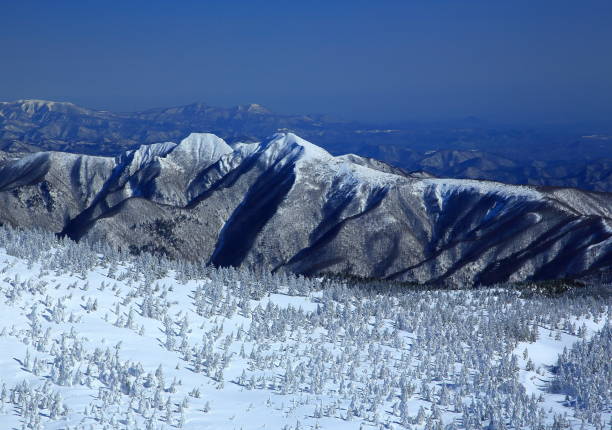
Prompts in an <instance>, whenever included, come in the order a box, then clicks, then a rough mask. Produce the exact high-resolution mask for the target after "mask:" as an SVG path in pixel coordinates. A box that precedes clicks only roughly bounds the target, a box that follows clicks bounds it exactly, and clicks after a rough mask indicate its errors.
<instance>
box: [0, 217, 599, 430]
mask: <svg viewBox="0 0 612 430" xmlns="http://www.w3.org/2000/svg"><path fill="white" fill-rule="evenodd" d="M8 254H17V255H19V254H21V255H22V257H14V256H11V255H8ZM33 254H36V259H37V260H38V261H37V262H28V261H27V259H26V258H23V257H24V256H28V258H30V259H32V260H33V259H34V257H32V255H33ZM120 258H127V257H121V256H108V255H107V256H106V257H105V258H101V257H100V256H97V255H95V254H94V253H93V252H91V251H89V248H87V246H86V245H83V244H81V245H77V244H74V243H66V244H64V245H61V246H60V245H58V244H57V243H56V242H55V241H54V239H52V238H51V237H49V236H43V235H39V234H34V233H28V234H23V233H20V234H17V233H14V232H10V231H6V230H1V229H0V428H1V429H13V428H15V429H21V428H35V429H37V428H45V429H66V428H69V429H75V428H78V429H90V428H94V429H126V428H127V429H150V428H168V429H170V428H176V427H184V428H187V429H240V428H242V429H260V428H267V429H281V428H290V429H296V428H301V429H310V428H326V429H358V428H366V429H367V428H373V429H378V428H395V429H400V428H413V429H422V428H434V429H435V428H446V426H447V425H449V424H451V423H453V424H454V425H455V426H456V428H466V427H467V428H481V427H483V428H486V426H490V427H489V428H501V427H496V426H495V423H498V425H499V423H501V422H504V423H506V424H507V425H510V428H535V427H536V426H537V424H538V423H545V424H546V425H552V423H553V421H554V420H557V421H558V420H560V418H559V416H560V415H561V414H567V418H566V419H567V420H568V421H569V422H570V423H571V425H572V426H573V427H575V428H579V427H580V420H579V419H578V418H576V417H575V410H574V409H573V408H572V407H571V406H570V405H569V404H567V403H565V400H564V399H565V395H564V394H551V393H550V392H549V391H550V390H549V388H548V387H549V384H548V382H549V381H550V380H551V378H552V377H553V375H552V374H551V373H550V370H551V368H550V367H549V366H550V365H553V364H555V362H556V358H557V355H558V354H559V353H561V352H562V350H563V348H564V347H569V346H570V345H571V344H573V343H575V342H577V341H578V340H579V338H578V336H577V335H578V334H580V335H582V336H583V337H585V338H587V339H588V338H589V337H591V336H592V335H593V333H594V332H596V331H597V330H600V329H601V328H602V327H603V326H604V324H605V321H606V320H607V318H608V317H609V313H608V312H609V303H608V302H606V301H605V300H604V301H602V300H595V299H593V298H592V297H588V296H587V297H582V298H578V297H576V298H572V299H569V300H566V299H559V298H557V299H550V298H537V297H536V298H530V299H521V298H519V297H518V295H517V293H515V292H504V291H500V290H479V291H471V292H470V291H454V292H451V291H448V292H441V291H423V292H406V291H403V292H398V291H395V292H390V291H388V289H385V290H382V291H381V290H379V291H376V289H373V290H366V289H357V288H355V287H354V288H352V289H351V288H346V287H344V286H341V285H338V284H332V283H328V282H326V281H325V282H323V281H308V280H303V279H296V278H287V277H277V276H274V277H272V276H270V275H265V276H264V275H262V276H263V277H262V276H260V277H255V276H254V275H251V274H249V273H246V272H237V271H234V270H222V271H209V272H208V273H205V272H206V270H205V269H203V268H196V267H193V266H183V267H182V268H180V270H179V267H178V265H176V264H174V265H173V267H174V269H173V270H169V271H168V270H167V269H169V268H170V264H171V263H164V262H155V261H154V260H152V259H151V260H148V259H147V257H146V256H145V257H140V258H139V259H137V260H134V259H133V260H132V262H129V263H128V262H125V263H123V264H116V261H117V260H118V259H120ZM113 261H115V262H113ZM164 266H166V267H164ZM188 278H191V279H188ZM583 325H584V326H583ZM534 336H536V337H537V338H538V339H537V341H535V342H533V340H534V339H533V338H534ZM525 349H526V350H527V353H526V354H525V352H524V351H525ZM529 361H531V362H529ZM528 362H529V363H528ZM532 364H533V366H532ZM604 365H605V363H604ZM607 365H608V366H609V363H607ZM526 367H529V368H530V369H532V370H526ZM608 371H609V370H608ZM587 382H588V381H586V382H585V384H586V383H587ZM581 383H582V382H581ZM598 390H599V391H598ZM592 394H593V396H599V397H597V398H598V399H599V401H600V402H603V404H604V405H606V402H608V403H607V406H604V407H603V409H606V408H607V412H605V411H603V410H599V411H592V410H589V409H584V408H582V409H580V408H581V407H582V406H580V407H579V409H578V411H579V413H581V414H582V415H583V416H585V417H587V416H588V418H589V419H590V420H591V421H592V422H594V423H597V422H598V420H599V422H607V421H608V420H610V409H609V408H610V405H609V392H607V391H606V390H605V388H604V387H599V388H594V389H593V393H592ZM540 396H542V397H541V398H540V399H538V397H540ZM569 400H570V401H572V400H573V399H572V398H570V399H569ZM592 408H593V406H592V405H591V409H592ZM593 412H596V413H593ZM600 412H604V414H603V416H601V417H600V416H599V415H600V414H599V413H600ZM427 426H429V427H427ZM592 427H593V425H592V424H588V425H587V428H592Z"/></svg>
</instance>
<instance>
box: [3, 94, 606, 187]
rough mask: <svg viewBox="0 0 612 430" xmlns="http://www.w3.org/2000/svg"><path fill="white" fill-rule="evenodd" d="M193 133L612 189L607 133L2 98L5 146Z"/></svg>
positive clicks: (57, 147) (75, 148) (106, 149)
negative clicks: (281, 136) (290, 138)
mask: <svg viewBox="0 0 612 430" xmlns="http://www.w3.org/2000/svg"><path fill="white" fill-rule="evenodd" d="M192 132H210V133H214V134H216V135H218V136H220V137H222V138H223V139H225V140H226V141H227V142H229V143H233V142H238V141H242V142H255V141H261V140H262V139H265V138H266V137H267V136H269V135H271V134H273V133H275V132H293V133H296V134H298V135H300V136H303V137H304V138H306V139H308V140H311V141H313V142H316V143H317V144H318V145H320V146H322V147H323V148H325V149H326V150H328V151H329V152H330V153H332V154H334V155H342V154H347V153H355V154H358V155H360V156H364V157H370V158H375V159H378V160H381V161H383V162H386V163H388V164H391V165H394V166H396V167H399V168H402V169H404V170H406V171H409V172H411V171H425V172H428V173H429V174H432V175H436V176H440V177H454V178H471V179H490V180H497V181H502V182H507V183H512V184H533V185H547V186H557V187H578V188H583V189H586V190H593V191H605V192H610V191H612V137H611V136H607V135H605V134H604V135H602V134H588V135H581V134H580V133H569V132H556V131H555V132H550V131H549V132H542V131H535V130H516V129H507V128H501V129H496V128H494V127H489V126H488V125H487V124H486V123H483V122H481V121H477V120H475V119H473V118H468V119H466V120H465V121H462V122H457V123H453V124H430V125H423V124H413V125H411V126H402V127H386V126H385V127H381V126H373V125H370V124H362V123H357V122H348V121H340V120H336V119H333V118H331V117H329V116H325V115H279V114H275V113H272V112H271V111H270V110H268V109H266V108H265V107H262V106H260V105H257V104H250V105H241V106H236V107H232V108H219V107H212V106H208V105H206V104H203V103H195V104H191V105H187V106H179V107H171V108H161V109H151V110H147V111H142V112H134V113H113V112H108V111H99V110H92V109H87V108H83V107H79V106H76V105H74V104H72V103H66V102H51V101H44V100H20V101H16V102H4V103H0V150H2V151H9V152H36V151H40V150H51V151H67V152H73V153H80V154H90V155H114V154H117V153H119V152H121V151H125V150H128V149H135V148H137V147H139V146H140V145H142V144H152V143H158V142H164V141H180V140H182V139H183V138H185V137H187V136H188V135H189V134H190V133H192Z"/></svg>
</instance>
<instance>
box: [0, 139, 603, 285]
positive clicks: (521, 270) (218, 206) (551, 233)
mask: <svg viewBox="0 0 612 430" xmlns="http://www.w3.org/2000/svg"><path fill="white" fill-rule="evenodd" d="M611 217H612V195H610V194H606V193H594V192H586V191H581V190H576V189H563V188H541V187H532V186H512V185H504V184H501V183H495V182H487V181H474V180H458V179H437V178H432V177H427V175H423V174H418V175H417V174H415V175H411V174H406V173H404V172H403V171H401V170H398V169H395V168H393V167H390V166H388V165H386V164H384V163H381V162H378V161H375V160H370V159H365V158H362V157H359V156H355V155H346V156H340V157H334V156H332V155H330V154H329V153H328V152H327V151H325V150H323V149H322V148H319V147H317V146H315V145H313V144H311V143H309V142H307V141H305V140H303V139H301V138H299V137H297V136H296V135H294V134H291V133H279V134H276V135H274V136H273V137H272V138H270V139H267V140H265V141H263V142H261V143H236V144H233V145H231V146H230V145H229V144H227V143H226V142H225V141H224V140H222V139H220V138H218V137H217V136H214V135H212V134H197V133H196V134H191V135H189V136H188V137H187V138H185V139H183V140H182V141H181V142H180V143H178V144H176V143H172V142H167V143H160V144H154V145H144V146H141V147H140V148H138V149H137V150H133V151H127V152H123V153H122V154H120V155H118V156H117V157H100V156H88V155H75V154H69V153H59V152H43V153H36V154H32V155H28V156H25V157H22V158H19V159H11V158H10V157H8V156H5V157H4V158H0V222H1V223H8V224H11V225H19V226H28V227H30V226H37V227H43V228H46V229H49V230H52V231H55V232H58V233H62V234H65V235H67V236H69V237H71V238H73V239H76V240H79V239H83V238H86V239H90V240H102V241H106V242H108V243H110V244H112V245H114V246H118V247H128V248H129V249H130V250H132V251H133V252H142V251H149V252H156V253H162V254H166V255H170V256H173V257H183V258H188V259H191V260H198V261H204V262H209V263H212V264H215V265H231V266H240V265H244V266H249V267H257V268H262V267H263V268H268V269H270V270H278V271H291V272H297V273H303V274H307V275H315V274H321V273H336V274H345V275H355V276H362V277H377V278H389V279H396V280H404V281H417V282H463V281H468V282H476V283H487V284H489V283H494V282H498V281H504V280H515V281H516V280H524V279H550V278H559V277H584V276H590V275H593V274H596V273H598V272H600V271H608V270H610V269H611V268H612V219H611Z"/></svg>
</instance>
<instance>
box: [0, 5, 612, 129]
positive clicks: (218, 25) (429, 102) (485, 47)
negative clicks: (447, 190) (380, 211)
mask: <svg viewBox="0 0 612 430" xmlns="http://www.w3.org/2000/svg"><path fill="white" fill-rule="evenodd" d="M0 56H1V57H0V58H1V60H0V98H1V99H2V100H13V99H18V98H46V99H55V100H69V101H74V102H76V103H79V104H82V105H85V106H89V107H95V108H106V109H111V110H136V109H144V108H149V107H157V106H170V105H179V104H186V103H190V102H194V101H203V102H206V103H209V104H213V105H221V106H231V105H235V104H241V103H252V102H257V103H261V104H263V105H266V106H268V107H269V108H271V109H273V110H275V111H277V112H285V113H310V112H320V113H332V114H337V115H341V116H343V117H345V118H356V119H373V120H384V119H388V120H392V121H397V120H404V119H406V120H414V119H417V120H419V119H444V118H450V117H463V116H467V115H477V116H482V117H484V118H491V119H501V120H505V121H524V120H536V121H580V120H590V119H593V120H597V121H605V120H608V119H611V120H612V1H611V0H601V1H599V0H593V1H591V0H581V1H578V0H555V1H548V0H528V1H527V0H484V1H470V0H448V1H445V0H426V1H410V0H404V1H359V0H351V1H302V2H294V1H255V0H251V1H242V2H233V1H204V0H201V1H185V0H181V1H169V0H167V1H154V0H147V1H136V0H129V1H121V2H119V1H84V0H79V1H46V0H41V1H36V2H33V1H22V0H21V1H19V2H13V1H5V2H2V4H1V5H0Z"/></svg>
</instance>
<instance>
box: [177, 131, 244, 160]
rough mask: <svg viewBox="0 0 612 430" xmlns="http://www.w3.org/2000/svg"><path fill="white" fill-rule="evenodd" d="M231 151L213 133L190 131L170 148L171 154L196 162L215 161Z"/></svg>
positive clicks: (230, 148) (229, 147) (223, 141)
mask: <svg viewBox="0 0 612 430" xmlns="http://www.w3.org/2000/svg"><path fill="white" fill-rule="evenodd" d="M232 151H233V149H232V147H231V146H229V145H228V144H227V143H226V142H225V140H223V139H221V138H220V137H219V136H217V135H215V134H212V133H191V134H190V135H189V136H187V137H186V138H184V139H183V140H181V142H180V143H179V144H178V145H177V146H176V147H175V148H174V149H173V150H172V152H171V156H172V157H173V158H180V159H184V160H185V161H188V162H190V163H195V164H197V163H198V162H201V161H203V160H208V161H216V160H218V159H219V158H221V157H222V156H223V155H225V154H229V153H230V152H232Z"/></svg>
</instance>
